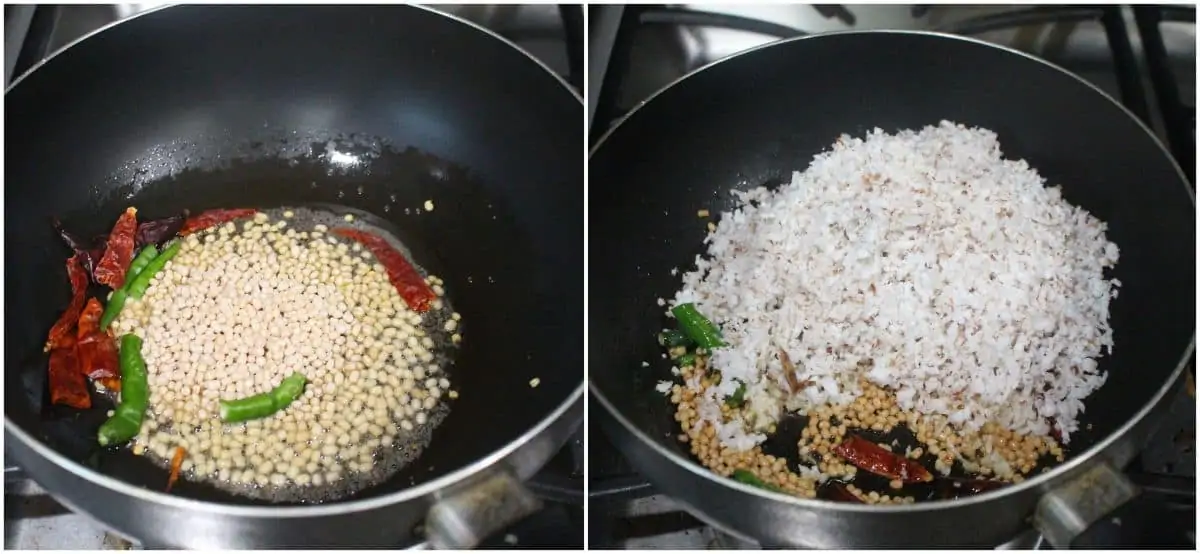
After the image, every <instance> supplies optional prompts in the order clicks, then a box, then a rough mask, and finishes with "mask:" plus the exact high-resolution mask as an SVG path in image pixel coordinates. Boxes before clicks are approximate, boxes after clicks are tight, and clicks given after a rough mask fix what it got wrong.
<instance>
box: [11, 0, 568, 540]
mask: <svg viewBox="0 0 1200 554" xmlns="http://www.w3.org/2000/svg"><path fill="white" fill-rule="evenodd" d="M130 53H136V54H137V55H136V56H131V54H130ZM131 60H132V61H133V63H130V62H131ZM5 110H6V117H7V121H6V127H5V131H6V136H7V139H8V140H7V141H6V142H5V161H6V168H5V181H6V188H5V200H6V205H7V207H6V209H5V230H6V233H7V240H6V258H5V262H6V266H7V267H8V268H9V271H8V275H7V280H6V290H5V296H6V301H7V308H8V311H7V314H8V316H7V321H6V323H5V331H6V354H5V362H6V372H5V379H6V388H5V391H6V392H5V431H6V436H7V440H8V444H9V447H10V448H9V449H10V452H11V453H12V455H13V457H15V458H16V460H14V461H16V462H17V463H19V464H20V465H21V466H23V468H24V469H25V470H26V471H28V472H29V473H30V474H31V476H32V477H33V478H34V479H35V480H37V481H39V483H40V484H42V486H44V487H45V488H47V489H49V490H50V492H52V493H54V494H55V495H57V496H59V497H60V498H61V499H62V500H63V501H64V502H66V503H68V504H69V505H72V506H74V507H76V508H81V509H83V510H84V511H87V512H89V513H91V514H92V515H93V516H95V517H97V518H99V519H100V520H101V521H103V522H104V523H106V524H108V525H110V526H113V527H115V528H117V529H118V530H120V531H122V532H125V533H127V534H130V535H133V537H134V538H137V539H142V540H145V541H148V542H155V541H164V542H165V543H166V544H177V545H188V546H195V545H197V544H232V543H230V542H218V543H214V542H212V541H214V540H217V539H214V538H213V537H212V536H211V535H212V533H213V529H212V528H211V527H210V528H205V527H204V525H206V524H205V523H204V522H205V521H208V520H205V519H204V518H203V517H201V518H198V521H200V523H198V524H197V525H199V527H198V529H207V531H201V530H197V531H194V532H190V533H189V532H180V530H179V529H174V530H171V532H169V533H168V532H167V530H154V529H153V528H152V527H153V525H155V524H158V525H162V524H166V523H169V522H168V521H166V520H163V521H156V520H153V517H157V516H152V517H149V516H144V515H139V514H141V512H140V511H139V510H151V511H154V513H158V512H159V511H161V509H162V506H163V505H165V506H167V507H169V508H171V509H178V510H184V511H185V512H187V511H194V510H198V511H200V512H203V513H206V514H208V516H211V517H212V518H218V516H220V515H222V514H224V515H228V514H229V513H233V512H236V513H237V514H240V515H239V516H237V517H240V518H242V519H249V520H254V519H255V518H262V519H258V520H257V523H254V524H253V525H252V524H250V523H246V524H244V525H243V524H242V523H233V524H232V525H233V527H232V528H228V529H227V528H220V529H221V531H222V532H227V533H229V534H230V535H231V536H234V535H237V533H243V534H247V533H248V538H246V539H244V541H250V542H252V543H253V544H261V543H272V542H277V541H279V540H281V539H280V537H281V536H282V537H289V538H288V539H286V541H285V542H289V543H291V544H341V543H346V542H353V543H357V544H364V543H367V544H369V543H370V542H371V541H372V540H398V538H399V537H403V536H405V535H407V534H408V533H409V532H410V531H411V529H412V527H413V523H415V521H414V518H416V517H417V516H413V517H409V518H408V519H405V517H408V516H404V517H398V516H397V514H390V515H387V517H383V516H376V517H375V519H372V518H370V517H367V518H361V517H360V518H358V519H354V520H352V519H350V518H349V515H350V514H351V513H352V512H354V511H358V510H368V509H375V508H380V507H384V506H386V505H387V504H389V503H397V502H404V501H407V500H411V499H416V498H421V497H422V495H425V496H428V495H429V494H431V493H432V492H434V491H436V490H438V489H440V488H444V487H446V486H448V485H450V484H453V483H455V482H458V481H461V480H462V479H463V478H464V477H466V476H468V475H469V474H472V473H477V472H478V471H479V470H480V469H482V468H484V467H487V466H489V465H493V464H497V463H498V462H501V461H504V463H505V464H506V465H511V466H514V467H512V468H511V469H512V471H514V472H515V473H518V474H520V476H523V477H528V475H529V474H530V473H532V472H533V471H534V470H536V469H537V466H540V464H542V463H544V462H545V461H546V459H548V457H549V454H550V453H552V452H553V451H554V450H556V447H555V444H558V443H559V442H555V441H561V440H563V439H564V438H565V435H564V433H563V429H562V428H561V427H562V425H563V424H562V423H561V422H562V421H567V420H572V419H573V420H574V421H573V423H577V422H578V418H579V417H580V416H579V414H578V413H577V412H578V411H579V409H580V408H579V400H580V398H581V395H582V392H581V389H582V386H581V375H580V369H579V368H580V367H581V366H582V355H581V352H582V339H581V335H580V333H579V332H578V325H579V321H580V320H581V318H582V298H581V296H582V295H581V293H580V290H579V283H580V282H581V281H582V271H581V269H580V263H579V261H580V259H581V258H582V255H583V242H582V236H581V233H580V214H581V213H582V207H583V198H582V192H581V191H582V187H581V184H582V178H583V173H582V170H581V167H580V163H579V156H580V152H581V147H582V141H583V137H582V133H581V131H580V121H581V118H582V115H583V108H582V103H581V101H580V98H579V97H578V95H577V94H575V93H574V92H573V91H572V90H571V89H570V88H569V87H567V86H566V84H565V83H563V82H562V81H561V80H560V79H559V78H558V77H556V76H555V75H554V74H553V73H552V72H550V71H549V70H548V69H547V68H545V67H544V66H542V65H540V64H539V63H538V62H536V61H535V60H534V59H533V58H532V57H530V56H528V55H527V54H525V53H524V52H522V51H520V50H518V49H517V48H516V47H514V46H512V45H511V44H510V43H507V42H506V41H504V40H502V39H500V38H498V37H497V36H495V35H493V34H491V33H490V32H487V31H485V30H482V29H480V28H478V27H475V26H474V25H471V24H469V23H466V22H463V21H460V20H457V19H454V18H451V17H448V16H445V15H442V14H439V13H437V12H434V11H431V10H428V9H424V8H418V7H408V6H386V7H385V6H380V7H320V6H304V7H297V6H287V7H285V6H271V7H268V6H256V7H237V6H185V7H173V8H167V9H161V10H155V11H152V12H149V13H146V14H143V15H140V16H138V17H135V18H133V19H131V20H128V21H126V22H123V23H120V24H117V25H115V26H113V27H110V28H108V29H106V30H103V31H101V32H99V33H98V34H95V35H93V36H90V37H89V38H86V39H85V40H83V41H82V42H80V43H78V44H75V45H73V46H71V47H70V48H68V49H66V50H65V51H63V52H61V53H59V54H58V55H56V56H54V57H53V58H51V59H50V60H48V61H47V62H46V63H44V64H43V65H41V66H39V67H37V68H36V69H35V70H33V71H32V72H31V73H29V74H27V75H25V76H24V77H22V78H21V79H19V80H18V81H17V82H16V83H15V84H14V85H13V86H12V87H11V88H10V89H9V90H8V91H7V92H6V96H5ZM428 199H432V200H433V201H434V202H435V203H436V209H435V211H433V212H431V213H426V214H421V215H418V212H419V211H420V210H418V209H417V208H419V207H420V206H422V204H423V203H424V202H425V200H428ZM321 204H333V205H338V206H344V207H347V208H351V209H356V210H361V211H365V212H369V213H371V214H373V215H374V216H375V218H376V222H377V223H378V224H379V225H380V226H381V227H382V228H384V229H386V230H388V231H390V232H393V233H394V234H395V235H396V236H398V237H399V238H400V239H401V240H402V241H404V242H406V244H407V245H408V246H410V247H411V248H412V250H413V254H414V256H415V258H416V259H417V260H418V261H419V263H421V264H423V265H424V266H425V267H426V268H427V269H429V270H430V271H431V272H433V273H435V274H437V275H439V276H441V277H443V278H444V279H445V280H446V282H447V285H446V288H447V291H448V292H447V294H448V295H449V297H450V298H451V300H452V302H453V304H454V306H455V308H456V309H457V311H459V312H460V313H462V315H463V320H464V322H465V325H466V330H465V332H464V335H465V340H464V342H463V344H462V348H461V350H460V351H459V352H458V353H457V355H456V356H457V358H456V361H455V365H454V366H453V367H452V369H451V370H450V371H451V376H450V378H451V380H452V381H453V382H454V383H455V386H456V388H458V390H459V391H460V393H461V394H460V397H459V399H458V400H457V401H455V402H454V404H453V406H452V410H451V413H450V416H449V417H448V419H446V420H445V422H444V423H443V424H442V425H441V426H440V427H438V429H437V430H436V432H435V433H434V436H433V439H432V444H431V445H430V447H429V448H428V449H427V450H426V451H425V452H424V454H423V455H422V456H421V457H420V458H419V459H418V460H417V461H416V462H414V463H412V464H410V465H408V466H407V467H404V468H403V469H402V470H401V471H399V472H398V473H397V474H396V475H395V476H394V477H393V478H392V479H391V480H389V481H387V482H386V483H383V484H381V485H378V486H375V487H372V488H369V489H367V490H363V491H361V492H360V493H358V494H356V495H355V496H353V497H351V498H347V499H342V500H340V501H339V502H337V503H336V504H333V505H326V506H323V507H317V508H313V509H314V510H318V511H307V512H306V511H304V509H303V508H291V510H292V511H290V512H288V511H287V510H288V509H289V508H287V507H279V506H273V508H276V509H278V510H283V512H280V513H285V514H286V517H284V519H286V520H288V521H290V522H292V527H290V528H289V529H290V531H288V532H289V533H292V534H284V533H282V531H279V532H277V530H274V529H269V527H270V525H272V521H273V520H272V518H274V517H275V516H274V515H273V512H271V511H269V510H267V511H264V510H259V511H254V510H243V511H241V512H238V511H237V510H236V509H234V508H232V507H233V506H239V505H241V506H255V505H262V504H263V502H259V501H251V500H248V499H245V498H242V497H239V496H234V495H231V494H229V493H225V492H221V491H219V490H217V489H215V488H213V487H211V486H208V485H204V484H199V483H193V482H187V481H182V482H181V483H179V484H178V485H177V486H176V487H175V488H174V489H173V490H172V492H171V496H170V497H169V498H168V497H166V496H164V495H162V494H160V493H158V492H155V491H161V490H163V487H164V485H165V483H166V480H167V472H166V471H165V470H163V469H161V468H160V467H158V466H157V465H154V464H152V463H151V462H149V461H147V460H146V459H145V458H139V457H135V456H132V455H131V454H130V453H129V452H128V451H127V450H102V449H100V448H98V447H97V446H96V441H95V431H96V427H97V426H98V425H99V423H100V422H101V421H103V419H104V412H105V410H107V409H109V408H110V406H111V405H110V404H109V403H107V402H106V401H103V400H100V399H99V398H96V399H95V402H94V404H95V407H94V408H93V409H92V410H90V411H87V412H82V413H81V412H78V411H76V410H72V409H66V408H61V407H56V406H51V405H50V404H49V400H48V395H47V392H46V383H45V381H46V357H45V356H43V355H42V354H41V353H40V347H39V345H40V344H41V343H42V341H44V340H45V335H46V332H47V330H48V329H49V327H50V325H51V324H52V323H53V321H54V320H55V318H56V317H57V315H58V313H59V312H60V311H61V310H62V308H63V307H64V306H65V305H66V302H67V299H68V297H69V286H68V284H67V281H66V274H65V270H64V268H63V265H64V264H63V262H64V260H65V259H66V258H67V257H68V256H69V255H70V253H69V251H68V250H66V249H65V247H64V246H63V245H62V244H61V243H60V241H59V239H58V238H57V237H56V236H55V234H54V231H53V229H52V228H51V225H50V222H51V218H52V217H59V218H61V219H62V221H63V223H64V224H65V225H66V226H67V227H68V228H70V229H73V230H75V231H77V232H78V233H79V234H81V235H83V236H93V235H97V234H104V233H106V232H107V229H108V228H109V227H110V226H111V225H112V224H113V222H114V221H115V219H116V216H117V215H119V213H120V211H121V210H122V209H124V207H125V206H128V205H134V206H137V207H138V209H139V217H141V218H143V219H149V218H155V217H163V216H167V215H170V214H173V213H176V212H179V211H180V210H183V209H189V210H192V211H196V210H202V209H206V208H216V207H263V208H269V207H277V206H283V205H288V206H297V205H300V206H303V205H321ZM535 377H537V378H539V379H540V386H538V387H537V388H532V387H530V384H529V383H530V380H531V379H533V378H535ZM573 414H574V415H573ZM566 425H567V427H570V426H571V425H572V422H571V421H567V424H566ZM568 431H569V429H568ZM546 440H550V441H551V442H553V443H554V444H549V443H546V444H543V443H542V442H544V441H546ZM533 443H537V444H538V448H537V449H536V450H537V453H536V455H533V456H532V457H530V456H529V455H526V456H523V457H521V459H520V460H519V461H513V460H511V459H509V458H506V456H509V455H511V454H512V453H513V452H515V451H518V450H520V449H521V448H524V447H526V446H528V445H529V444H533ZM543 451H545V452H543ZM526 454H528V452H526ZM422 485H424V488H421V487H422ZM414 487H417V489H414ZM97 491H102V492H103V493H104V494H108V495H111V496H106V497H105V498H104V499H99V498H93V497H94V496H95V495H96V494H100V493H99V492H97ZM102 501H103V502H102ZM192 501H195V502H192ZM127 503H128V505H127ZM147 506H151V507H147ZM338 506H344V508H337V507H338ZM323 508H330V509H329V510H327V511H325V512H321V511H319V510H320V509H323ZM332 508H337V509H332ZM223 510H224V511H223ZM229 510H233V512H230V511H229ZM306 515H333V516H344V517H343V519H342V520H341V521H340V522H339V521H338V520H337V517H333V518H327V521H329V522H327V523H325V524H324V525H321V524H317V525H313V524H311V523H310V524H308V525H300V524H297V522H302V520H303V519H304V518H303V516H306ZM134 516H139V517H140V521H134ZM208 516H205V517H208ZM281 517H283V516H281ZM218 519H219V518H218ZM213 521H216V519H214V520H213ZM221 521H224V520H221ZM211 525H218V524H217V523H211ZM203 533H207V534H208V536H204V535H203ZM164 537H170V538H164ZM221 540H225V539H221ZM228 540H232V541H233V542H234V543H237V542H238V541H243V539H238V538H233V539H228ZM293 541H294V542H293ZM238 544H242V543H238Z"/></svg>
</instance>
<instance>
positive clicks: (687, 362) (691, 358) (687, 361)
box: [675, 353, 696, 367]
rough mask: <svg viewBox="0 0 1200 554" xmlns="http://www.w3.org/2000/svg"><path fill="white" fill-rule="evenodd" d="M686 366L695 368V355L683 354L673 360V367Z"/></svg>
mask: <svg viewBox="0 0 1200 554" xmlns="http://www.w3.org/2000/svg"><path fill="white" fill-rule="evenodd" d="M688 366H691V367H696V355H695V354H691V353H689V354H684V355H682V356H680V357H678V358H675V367H688Z"/></svg>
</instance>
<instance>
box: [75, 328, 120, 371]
mask: <svg viewBox="0 0 1200 554" xmlns="http://www.w3.org/2000/svg"><path fill="white" fill-rule="evenodd" d="M76 348H77V350H78V354H79V371H80V372H82V373H83V374H84V375H87V376H88V377H91V378H92V379H120V378H121V359H120V356H119V355H118V352H117V341H116V339H114V338H112V336H111V335H109V334H108V333H105V332H104V331H93V332H91V333H88V334H87V335H84V336H83V337H80V338H79V343H78V346H77V347H76Z"/></svg>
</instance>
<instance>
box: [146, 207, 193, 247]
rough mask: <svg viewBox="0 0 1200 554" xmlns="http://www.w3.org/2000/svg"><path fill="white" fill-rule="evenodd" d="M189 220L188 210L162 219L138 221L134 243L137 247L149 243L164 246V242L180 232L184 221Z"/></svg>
mask: <svg viewBox="0 0 1200 554" xmlns="http://www.w3.org/2000/svg"><path fill="white" fill-rule="evenodd" d="M186 220H187V211H186V210H184V212H183V213H182V214H179V215H173V216H171V217H164V218H162V219H153V220H150V221H143V222H141V223H138V230H137V236H136V240H135V241H134V244H135V245H136V246H137V248H141V247H143V246H145V245H147V244H155V245H158V246H162V244H163V243H165V242H167V241H168V240H170V239H172V238H174V237H175V235H178V234H179V231H180V230H181V229H183V223H184V221H186Z"/></svg>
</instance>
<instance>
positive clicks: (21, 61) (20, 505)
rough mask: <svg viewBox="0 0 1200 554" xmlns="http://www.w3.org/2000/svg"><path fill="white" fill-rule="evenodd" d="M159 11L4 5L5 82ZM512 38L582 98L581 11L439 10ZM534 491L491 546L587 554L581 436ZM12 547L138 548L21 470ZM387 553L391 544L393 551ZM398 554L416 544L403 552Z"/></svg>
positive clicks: (15, 476)
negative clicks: (525, 513)
mask: <svg viewBox="0 0 1200 554" xmlns="http://www.w3.org/2000/svg"><path fill="white" fill-rule="evenodd" d="M154 7H156V4H116V5H5V7H4V24H5V27H4V41H5V49H4V54H5V60H4V61H5V65H4V79H5V83H6V84H7V83H11V82H12V81H13V79H15V78H16V77H17V76H19V75H21V74H23V73H24V72H26V71H28V70H29V69H30V68H32V67H34V66H35V65H37V64H38V63H40V62H41V61H42V60H44V59H46V58H47V57H49V56H50V55H51V54H53V53H54V52H56V51H58V50H59V49H61V48H63V47H66V46H68V45H70V44H71V43H72V42H74V41H75V40H77V39H78V38H80V37H82V36H84V35H87V34H88V33H91V32H92V31H95V30H97V29H100V28H101V27H104V26H106V25H109V24H111V23H113V22H116V21H119V20H121V19H124V18H126V17H130V16H132V15H135V14H137V13H139V12H142V11H145V10H147V9H150V8H154ZM434 9H437V10H440V11H444V12H446V13H449V14H451V15H455V16H458V17H461V18H463V19H466V20H468V21H471V22H473V23H475V24H477V25H480V26H482V27H484V28H487V29H490V30H492V31H494V32H496V33H497V34H499V35H501V36H503V37H505V38H507V39H508V40H510V41H512V42H513V43H515V44H516V45H517V46H519V47H520V48H522V49H523V50H525V51H526V52H528V53H530V54H531V55H533V56H534V57H535V58H537V59H539V60H540V61H541V62H542V63H544V64H545V65H546V66H547V67H549V68H550V69H551V70H553V71H554V72H555V73H557V74H558V75H559V76H561V77H562V78H563V79H564V80H565V81H567V82H568V83H570V84H571V85H572V86H573V87H574V88H575V90H576V91H582V90H583V76H584V74H583V10H582V7H580V6H578V5H574V6H557V5H553V4H540V5H525V6H515V5H469V6H468V5H462V6H459V5H439V6H435V7H434ZM528 485H529V486H530V488H531V489H532V490H533V491H534V493H535V494H537V495H538V496H539V497H541V498H542V500H543V501H544V503H545V508H544V509H543V510H542V511H541V512H539V513H537V514H535V515H533V516H530V517H529V518H527V519H525V520H523V521H521V522H520V523H518V524H516V525H514V526H513V527H512V528H509V529H505V530H504V531H502V532H499V533H497V534H496V535H494V536H493V537H490V538H489V539H488V540H487V541H485V542H484V544H483V545H482V546H483V547H491V548H534V547H556V548H583V545H584V542H583V531H582V529H583V505H584V492H583V488H584V487H583V432H582V430H580V431H579V432H577V433H576V434H575V435H574V436H573V437H572V438H571V440H570V441H568V443H567V444H566V445H565V446H564V447H563V448H562V450H560V451H559V452H558V453H557V454H556V455H555V457H554V458H553V459H552V460H551V461H550V462H549V463H548V464H547V465H546V467H544V468H543V469H542V471H541V473H539V474H538V475H536V476H535V477H534V478H533V479H532V480H531V481H530V482H529V483H528ZM4 508H5V509H4V545H5V547H6V548H16V549H56V550H57V549H65V550H127V549H131V548H133V549H140V548H141V547H140V546H139V545H138V544H137V543H136V542H129V541H128V540H126V539H125V538H122V537H120V536H117V535H116V534H113V533H110V532H108V531H107V530H106V529H104V528H103V527H102V526H101V525H100V524H99V523H97V522H96V521H94V520H93V519H91V518H90V517H88V516H86V515H82V514H76V513H74V512H72V511H71V510H70V509H68V508H66V507H64V506H62V505H61V504H59V503H58V502H57V501H56V500H54V499H53V498H52V497H50V496H49V495H48V494H46V492H45V491H44V490H42V489H41V487H39V486H38V485H37V484H36V483H34V482H32V481H29V480H27V479H25V477H24V475H23V474H22V472H21V471H20V469H19V468H16V467H10V466H9V465H8V464H7V463H6V464H5V479H4ZM385 546H386V545H385ZM395 546H396V547H398V548H402V547H406V546H409V545H395Z"/></svg>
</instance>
